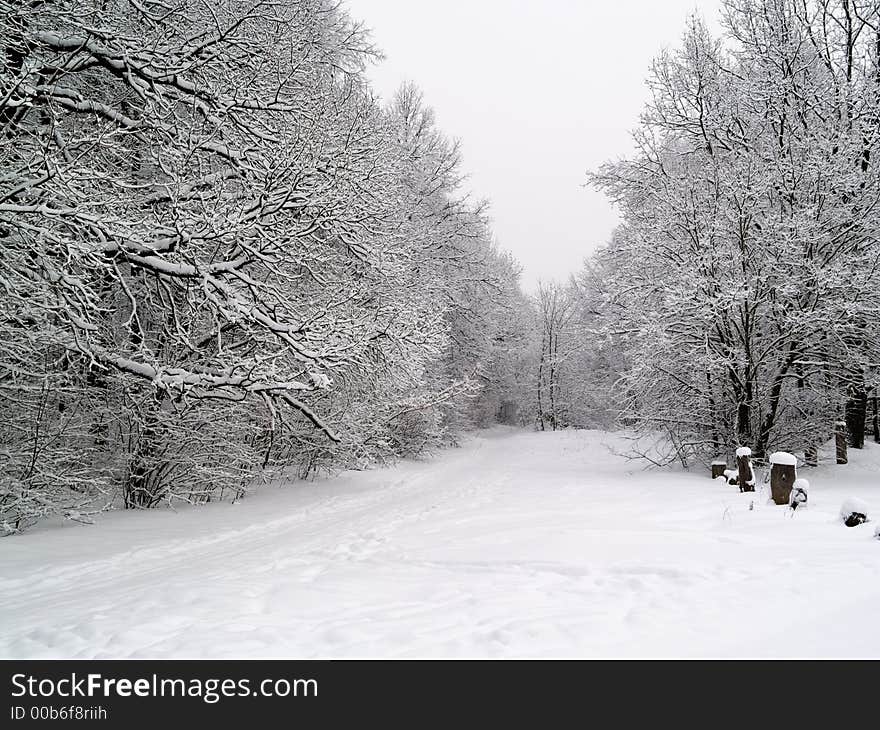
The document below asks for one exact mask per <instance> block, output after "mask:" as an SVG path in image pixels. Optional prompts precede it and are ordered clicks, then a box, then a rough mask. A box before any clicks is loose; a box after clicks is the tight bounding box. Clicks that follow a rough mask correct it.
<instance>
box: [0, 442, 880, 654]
mask: <svg viewBox="0 0 880 730" xmlns="http://www.w3.org/2000/svg"><path fill="white" fill-rule="evenodd" d="M606 444H608V445H611V446H619V441H618V440H617V437H614V436H610V435H607V434H602V433H597V432H585V431H581V432H564V433H524V432H520V431H512V430H506V429H495V430H493V431H490V432H484V433H481V434H479V435H478V436H476V437H474V438H472V439H470V440H469V441H468V442H467V444H466V445H465V446H464V447H462V448H460V449H455V450H450V451H447V452H445V453H443V454H441V455H439V456H437V457H436V458H434V459H432V460H426V461H423V462H418V463H414V462H407V463H404V464H402V465H400V466H398V467H396V468H391V469H382V470H376V471H372V472H358V473H352V472H349V473H346V474H344V475H342V476H340V477H337V478H335V479H330V480H324V481H317V482H315V483H310V484H302V483H299V484H297V483H294V484H290V485H288V486H286V487H267V488H264V489H263V490H261V491H260V492H258V493H257V494H255V495H253V496H251V497H249V498H248V499H247V500H245V501H244V502H242V503H240V504H237V505H230V504H216V505H212V506H209V507H206V508H201V509H182V510H179V511H176V512H172V511H170V510H157V511H153V512H143V513H115V514H110V515H107V516H105V517H103V518H102V519H101V520H100V522H99V524H98V525H95V526H91V527H82V526H75V525H68V526H50V527H44V528H40V529H37V530H34V531H32V532H30V533H26V534H24V535H22V536H16V537H11V538H6V539H4V540H2V541H0V656H2V657H7V658H8V657H129V656H132V657H237V656H253V657H313V656H317V657H342V656H359V657H374V656H473V657H483V656H584V657H593V656H606V657H607V656H685V657H686V656H725V657H726V656H874V657H880V621H878V618H877V616H878V606H880V541H878V540H875V539H873V537H872V535H873V523H869V524H866V525H863V526H861V527H857V528H852V529H849V528H846V527H843V526H842V525H841V524H840V522H839V518H838V517H837V511H838V508H839V506H840V503H841V502H842V501H843V499H844V498H845V497H849V496H855V497H859V498H861V499H863V500H865V501H866V502H867V503H868V505H869V506H870V507H871V509H872V510H873V512H874V513H875V515H874V516H875V517H880V448H878V447H875V446H873V445H872V447H871V448H870V449H868V450H866V451H865V452H863V453H859V454H856V457H855V461H856V463H854V464H850V465H848V466H845V467H836V466H822V467H820V468H819V469H814V470H812V473H807V472H806V471H805V472H804V474H802V476H807V477H808V478H809V479H810V480H811V482H812V487H813V488H812V493H811V504H810V507H809V509H808V510H807V511H805V512H798V513H797V514H795V515H794V516H793V517H792V516H790V514H789V513H788V511H787V509H785V508H777V507H773V506H768V505H767V504H766V503H765V501H766V494H761V493H760V492H759V493H758V495H757V497H754V498H753V497H750V496H749V495H740V494H739V493H738V492H737V490H736V488H734V487H727V486H725V485H723V484H718V483H713V482H712V481H711V480H710V479H709V478H708V476H707V475H706V474H705V473H703V471H702V470H697V471H696V472H695V473H692V474H688V473H684V472H672V471H665V472H664V471H657V470H654V471H644V470H643V467H642V465H641V464H639V463H634V462H630V461H627V460H625V459H623V458H621V457H619V456H615V455H614V454H612V453H611V452H609V450H608V449H607V448H606V446H605V445H606ZM752 499H754V505H755V506H754V509H753V510H750V509H749V504H750V502H751V501H752Z"/></svg>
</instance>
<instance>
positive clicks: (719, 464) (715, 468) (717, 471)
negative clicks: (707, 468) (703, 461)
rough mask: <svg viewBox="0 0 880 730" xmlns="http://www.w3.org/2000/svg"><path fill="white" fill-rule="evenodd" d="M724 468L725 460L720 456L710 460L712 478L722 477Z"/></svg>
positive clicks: (725, 466) (725, 465)
mask: <svg viewBox="0 0 880 730" xmlns="http://www.w3.org/2000/svg"><path fill="white" fill-rule="evenodd" d="M725 469H727V461H726V460H725V459H721V458H718V459H715V460H714V461H713V462H712V478H713V479H717V478H718V477H723V476H724V470H725Z"/></svg>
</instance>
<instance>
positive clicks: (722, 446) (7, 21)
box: [0, 0, 880, 534]
mask: <svg viewBox="0 0 880 730" xmlns="http://www.w3.org/2000/svg"><path fill="white" fill-rule="evenodd" d="M722 27H723V34H722V35H721V36H720V37H715V36H714V35H713V34H712V33H711V32H710V31H709V30H708V29H707V26H706V24H705V23H704V22H703V21H702V20H701V19H700V18H699V17H697V16H694V17H693V19H692V20H691V21H690V22H689V24H688V26H687V28H686V29H684V32H683V38H682V41H681V43H680V45H679V46H678V47H677V48H674V49H671V50H669V51H667V52H664V53H662V54H661V55H660V56H659V57H657V58H656V60H655V62H654V64H653V66H652V67H651V68H650V69H649V70H647V74H648V76H647V83H648V85H649V88H650V92H651V101H650V103H649V104H648V105H647V106H646V108H645V109H644V111H643V113H642V115H641V118H640V119H639V120H638V121H637V127H636V132H635V141H636V149H637V154H635V156H632V157H631V158H630V159H622V160H617V161H610V162H608V163H607V164H605V165H604V166H602V167H601V168H600V169H597V170H594V171H593V172H592V173H590V176H589V180H585V182H588V183H589V184H591V185H593V186H596V187H598V188H599V189H600V190H602V191H603V192H604V193H605V194H607V196H609V198H610V199H611V200H613V202H614V203H615V204H616V206H617V207H618V209H619V211H620V215H621V225H620V226H619V228H618V229H617V230H616V232H615V234H614V236H613V238H612V240H610V241H608V242H607V244H606V245H605V246H604V247H602V248H601V249H600V250H598V252H597V253H595V254H593V255H591V256H588V257H585V260H584V264H583V268H582V270H580V271H577V272H573V275H572V276H571V278H570V280H569V281H565V282H547V283H542V284H541V285H540V286H539V287H538V289H537V291H535V292H528V291H525V290H524V288H523V287H522V286H521V284H520V282H519V273H520V272H519V266H518V264H517V262H516V261H515V260H513V258H512V257H511V256H510V255H508V254H506V253H505V251H504V249H503V242H500V243H496V242H495V239H494V236H493V232H492V225H491V218H490V216H491V212H490V209H489V208H488V207H487V204H486V203H485V202H484V201H480V200H474V199H471V198H470V197H469V195H467V194H465V193H462V185H461V182H462V172H461V165H460V150H459V146H458V143H457V142H455V141H454V140H452V139H451V138H450V137H448V136H446V134H445V133H444V132H443V131H442V130H441V129H439V128H438V127H437V125H436V124H435V121H434V116H433V113H432V110H431V107H430V100H429V99H425V98H423V96H422V94H421V93H420V91H419V89H418V88H417V87H416V86H415V85H406V86H404V87H402V88H400V89H399V91H398V93H397V94H396V96H395V97H394V98H393V99H391V100H389V101H387V102H382V101H380V100H379V99H378V98H377V97H376V95H375V94H374V92H373V91H372V89H371V87H370V84H369V82H368V80H367V77H366V75H365V73H364V69H365V67H366V65H367V64H369V63H370V62H371V60H372V59H373V58H374V57H375V56H376V54H377V53H378V50H377V49H376V48H374V47H373V45H372V42H371V39H370V36H369V34H368V33H367V31H366V30H365V29H364V26H362V25H360V24H358V23H356V22H354V21H353V20H352V19H351V18H350V17H349V16H348V15H347V14H346V11H345V10H344V8H342V7H340V6H339V5H338V4H337V3H334V2H330V1H329V0H297V1H296V2H284V3H279V2H276V1H274V0H224V1H222V2H216V1H214V0H212V1H210V2H209V1H208V0H173V1H171V0H78V1H77V2H72V1H69V0H26V1H24V0H22V1H19V0H11V1H10V0H3V1H2V2H0V38H2V46H3V55H2V67H0V68H2V70H0V126H2V130H3V135H2V139H0V164H2V168H0V267H2V275H0V285H2V297H0V328H2V329H0V399H2V414H3V416H2V419H0V524H2V530H3V532H4V533H7V534H9V533H15V532H19V531H22V530H25V529H26V528H29V527H31V526H33V525H34V524H36V523H37V522H38V521H40V520H41V519H43V518H45V517H48V516H53V515H61V516H64V517H67V518H70V519H72V520H78V521H86V522H87V521H89V520H90V519H91V517H92V516H93V515H95V514H96V513H97V512H99V511H102V510H106V509H111V508H117V509H121V508H126V509H143V508H150V507H158V506H162V505H167V504H172V503H178V502H183V503H193V504H201V503H205V502H214V501H217V500H238V499H240V498H241V497H243V496H244V495H245V494H246V493H247V492H249V491H251V490H254V489H256V488H257V487H258V486H259V485H260V484H261V483H263V482H265V481H266V480H268V479H270V478H271V477H272V476H273V475H275V474H278V473H280V472H282V471H283V472H284V473H287V474H293V475H295V476H296V477H298V478H301V479H308V478H311V477H313V476H314V475H317V474H327V473H336V472H339V471H342V470H346V469H362V468H366V467H370V466H374V465H378V464H383V463H392V462H394V461H395V460H397V459H399V458H401V457H411V456H418V455H423V454H428V453H433V452H434V451H435V450H437V449H439V448H441V447H446V446H450V445H455V444H456V443H457V441H458V439H459V438H460V437H461V435H462V434H463V433H466V432H469V431H471V430H473V429H475V428H481V427H486V426H490V425H491V424H494V423H504V424H510V425H516V426H519V427H524V428H527V429H538V430H542V431H550V430H557V429H569V428H602V429H628V430H629V431H630V432H632V433H635V434H647V435H651V436H654V437H657V438H655V439H654V441H653V444H654V448H653V451H652V452H651V454H648V453H647V452H646V453H644V454H642V455H643V456H645V457H646V458H649V459H651V460H652V461H654V462H656V463H659V464H667V463H671V462H680V463H681V464H683V465H685V466H692V465H703V466H704V465H707V464H708V463H709V461H710V460H711V459H712V458H713V457H714V456H716V455H718V454H724V453H729V452H731V451H732V450H734V449H736V448H737V447H738V446H749V447H751V448H752V450H753V453H754V455H755V458H756V460H758V461H760V460H761V459H763V458H764V457H765V455H767V454H769V453H770V452H772V451H776V450H785V451H791V452H796V453H799V454H801V455H806V458H807V460H808V461H809V458H810V454H811V452H815V450H816V449H817V448H818V447H819V445H820V444H822V443H824V442H825V441H827V440H828V439H829V438H830V437H832V435H833V434H834V432H835V429H839V428H840V426H839V425H836V424H838V422H839V421H843V422H844V423H845V425H846V430H847V436H848V439H849V443H850V446H852V447H856V448H860V447H862V446H863V445H864V443H865V441H866V439H867V440H869V441H870V440H871V439H873V440H880V433H878V417H877V398H878V386H880V326H878V322H880V242H878V238H877V232H878V231H880V165H878V161H880V5H878V3H877V2H876V0H728V1H727V2H726V3H725V4H724V8H723V19H722ZM634 124H636V121H635V120H634ZM633 455H634V456H638V454H633Z"/></svg>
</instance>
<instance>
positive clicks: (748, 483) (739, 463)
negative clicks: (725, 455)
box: [736, 446, 755, 492]
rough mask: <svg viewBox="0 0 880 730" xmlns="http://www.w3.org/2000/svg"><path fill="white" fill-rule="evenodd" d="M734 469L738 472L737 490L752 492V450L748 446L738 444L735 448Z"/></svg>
mask: <svg viewBox="0 0 880 730" xmlns="http://www.w3.org/2000/svg"><path fill="white" fill-rule="evenodd" d="M736 469H737V472H738V473H739V474H738V476H739V478H738V480H737V484H739V491H740V492H754V491H755V472H754V471H753V470H752V450H751V449H750V448H749V447H748V446H740V447H739V448H738V449H737V450H736Z"/></svg>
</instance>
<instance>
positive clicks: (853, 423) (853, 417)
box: [845, 388, 868, 449]
mask: <svg viewBox="0 0 880 730" xmlns="http://www.w3.org/2000/svg"><path fill="white" fill-rule="evenodd" d="M867 415H868V394H867V393H866V392H865V390H864V389H863V388H852V389H850V397H849V400H847V402H846V409H845V418H846V430H847V432H848V435H849V445H850V446H852V447H853V448H854V449H863V448H865V420H866V418H867Z"/></svg>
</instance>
